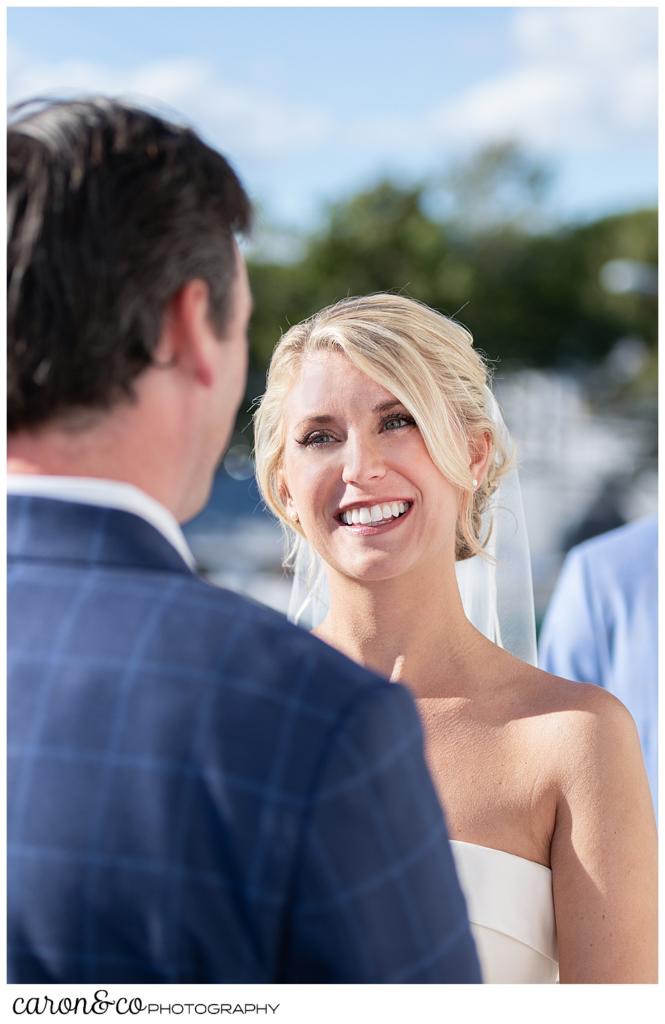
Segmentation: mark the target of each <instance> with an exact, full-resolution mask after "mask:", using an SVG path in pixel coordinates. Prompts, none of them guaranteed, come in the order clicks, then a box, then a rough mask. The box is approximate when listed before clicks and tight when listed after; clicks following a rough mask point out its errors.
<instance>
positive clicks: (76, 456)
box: [7, 420, 181, 518]
mask: <svg viewBox="0 0 665 1024" xmlns="http://www.w3.org/2000/svg"><path fill="white" fill-rule="evenodd" d="M135 437H139V438H141V440H140V442H139V443H138V444H137V442H136V440H135V438H131V439H130V438H128V436H127V432H126V431H125V430H123V427H122V424H121V423H118V422H113V421H111V420H108V421H105V422H104V423H103V424H102V425H101V426H98V427H96V428H94V429H91V430H86V431H82V432H77V431H70V430H66V429H63V428H60V427H54V426H46V427H43V428H40V429H39V430H35V431H19V432H16V433H14V434H11V435H10V436H9V438H8V442H7V472H8V473H10V474H15V475H30V476H63V477H81V478H90V479H102V480H112V481H116V482H118V483H125V484H132V485H133V486H134V487H137V488H138V489H139V490H140V491H142V492H143V493H144V494H147V495H148V496H149V497H150V498H153V499H154V500H155V501H157V502H159V504H160V505H163V506H164V508H166V509H168V510H169V511H170V512H171V513H172V514H173V515H174V516H175V517H176V518H180V516H179V513H180V512H181V509H180V508H179V502H178V494H177V490H176V487H175V480H174V477H173V474H172V473H171V472H170V468H169V467H168V466H165V465H164V464H165V463H168V462H169V460H168V459H164V458H163V457H158V451H156V450H151V445H150V440H149V437H148V435H147V434H146V433H144V434H143V435H142V434H141V433H137V434H136V435H135ZM152 448H153V449H154V448H155V443H153V445H152Z"/></svg>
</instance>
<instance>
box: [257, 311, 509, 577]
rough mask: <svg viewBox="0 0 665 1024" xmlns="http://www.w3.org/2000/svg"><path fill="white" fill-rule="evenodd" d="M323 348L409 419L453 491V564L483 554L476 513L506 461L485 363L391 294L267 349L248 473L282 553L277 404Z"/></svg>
mask: <svg viewBox="0 0 665 1024" xmlns="http://www.w3.org/2000/svg"><path fill="white" fill-rule="evenodd" d="M329 351H333V352H340V353H343V354H344V355H345V356H346V357H347V358H348V359H349V360H350V361H351V362H352V363H353V364H354V366H356V367H357V368H358V369H359V370H361V371H362V372H363V373H365V374H366V375H367V376H368V377H370V378H371V379H372V380H373V381H375V382H376V383H377V384H380V385H382V386H383V387H384V388H386V390H388V391H390V393H391V394H393V395H394V396H395V397H396V398H397V399H398V400H399V401H400V402H402V404H403V405H404V407H405V409H406V410H407V411H408V412H409V414H410V415H411V416H413V418H414V420H415V422H416V424H417V426H418V428H419V430H420V433H421V435H422V437H423V440H424V442H425V445H426V447H427V450H428V452H429V454H430V457H431V459H432V461H433V462H434V464H435V465H436V466H437V467H438V469H439V470H440V471H441V473H442V474H443V475H444V476H445V477H446V479H448V480H449V481H450V482H451V483H452V484H454V485H455V486H456V487H458V488H459V492H460V508H459V516H458V521H457V536H456V543H455V557H456V560H457V561H462V560H463V559H467V558H471V557H472V556H474V555H478V554H481V553H483V549H484V547H485V545H486V544H487V541H488V539H489V536H488V535H486V536H481V517H482V514H483V511H484V510H485V508H486V507H487V503H488V501H489V499H490V497H491V496H492V494H493V493H494V491H495V490H496V487H497V484H498V481H499V479H500V477H501V476H502V475H503V474H504V473H505V472H506V470H507V469H508V467H509V462H510V457H509V455H508V453H507V452H506V450H505V448H504V446H503V444H502V441H501V439H500V438H499V437H498V436H497V426H496V424H495V423H494V421H493V420H492V418H491V417H490V416H489V415H488V412H487V401H486V400H487V391H486V388H487V386H488V383H489V370H488V367H487V365H486V363H485V361H484V360H483V358H482V356H481V355H480V353H479V352H478V351H477V350H476V349H474V347H473V338H472V336H471V334H470V333H469V331H467V330H466V328H464V327H462V326H461V325H460V324H458V323H456V322H455V321H454V320H451V319H450V318H449V317H446V316H443V315H442V314H441V313H438V312H436V310H434V309H431V308H430V307H429V306H426V305H425V304H424V303H422V302H418V301H416V300H415V299H410V298H407V297H405V296H403V295H393V294H377V295H368V296H365V297H361V298H347V299H344V300H343V301H341V302H337V303H335V304H334V305H332V306H328V307H326V308H325V309H322V310H321V311H320V312H318V313H315V314H314V316H311V317H309V319H307V320H304V321H302V323H299V324H296V325H294V326H293V327H291V328H289V330H288V331H287V332H286V333H285V334H283V335H282V337H281V338H280V340H279V342H278V343H277V345H276V347H275V350H274V352H273V355H272V359H271V363H270V368H269V371H268V379H267V383H266V391H265V394H264V395H263V397H262V399H260V404H259V407H258V409H257V411H256V412H255V415H254V444H255V459H256V473H257V478H258V483H259V488H260V490H261V493H262V495H263V498H264V500H265V502H266V504H267V506H268V507H269V508H270V509H271V511H272V512H273V513H274V514H275V515H276V516H277V517H278V519H280V520H281V522H282V524H283V525H284V527H285V528H286V531H287V536H288V537H289V538H290V540H291V541H292V542H294V543H293V544H292V552H291V553H293V551H294V550H295V549H296V548H297V546H298V537H303V536H304V535H303V532H302V528H301V527H300V524H299V523H297V522H296V523H294V522H293V521H292V520H291V519H290V518H289V516H288V513H287V509H286V505H285V503H284V498H283V491H282V487H281V482H282V477H281V472H282V456H283V452H284V443H285V423H284V404H285V401H286V398H287V396H288V394H289V391H290V389H291V387H292V386H293V384H294V382H295V380H296V378H297V375H298V373H299V371H300V367H301V365H302V363H303V360H304V359H305V358H306V357H307V356H309V355H311V354H312V353H315V352H329ZM483 434H486V435H488V439H489V445H490V453H489V461H488V469H487V472H486V475H485V478H484V480H483V481H482V482H480V483H479V484H478V487H477V489H476V490H475V491H474V489H473V478H472V474H471V472H470V469H469V450H470V445H472V444H473V438H474V437H476V438H478V437H481V436H482V435H483ZM294 534H295V536H294ZM288 562H289V559H287V563H285V564H288Z"/></svg>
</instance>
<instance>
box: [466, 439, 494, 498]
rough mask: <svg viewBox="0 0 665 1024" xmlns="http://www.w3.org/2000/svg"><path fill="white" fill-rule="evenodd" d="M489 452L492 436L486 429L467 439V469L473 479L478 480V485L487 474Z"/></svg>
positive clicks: (490, 450)
mask: <svg viewBox="0 0 665 1024" xmlns="http://www.w3.org/2000/svg"><path fill="white" fill-rule="evenodd" d="M491 452H492V437H491V434H490V433H489V432H488V431H486V430H485V431H483V433H482V434H476V435H475V436H474V437H473V438H471V440H470V441H469V470H470V472H471V476H472V477H473V479H474V480H477V481H478V486H480V484H481V483H482V482H483V480H484V479H485V476H486V474H487V469H488V467H489V459H490V454H491Z"/></svg>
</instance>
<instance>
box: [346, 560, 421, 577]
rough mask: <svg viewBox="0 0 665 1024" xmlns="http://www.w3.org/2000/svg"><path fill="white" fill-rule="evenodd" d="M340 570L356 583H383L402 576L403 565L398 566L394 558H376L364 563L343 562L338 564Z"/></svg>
mask: <svg viewBox="0 0 665 1024" xmlns="http://www.w3.org/2000/svg"><path fill="white" fill-rule="evenodd" d="M337 570H338V572H340V573H341V574H342V575H343V576H346V577H347V579H349V580H353V581H354V582H355V583H381V582H382V581H387V580H392V579H395V578H396V577H398V576H402V575H403V574H404V572H405V569H404V567H403V566H397V565H396V564H395V560H394V559H376V560H372V561H368V562H362V563H360V564H359V563H358V562H355V563H350V562H343V563H341V564H338V566H337Z"/></svg>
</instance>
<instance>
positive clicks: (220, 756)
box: [8, 495, 480, 983]
mask: <svg viewBox="0 0 665 1024" xmlns="http://www.w3.org/2000/svg"><path fill="white" fill-rule="evenodd" d="M8 548H9V566H8V585H9V622H8V631H9V632H8V635H9V663H8V679H9V697H8V701H9V704H8V757H9V766H8V769H9V770H8V926H9V931H8V954H9V968H8V980H9V981H10V982H32V983H42V982H59V983H85V982H116V983H154V982H178V983H200V982H274V981H284V982H379V981H385V982H469V981H479V980H480V976H479V968H478V961H477V958H476V953H475V948H474V945H473V941H472V938H471V934H470V930H469V924H468V920H467V917H466V910H465V904H464V899H463V897H462V894H461V891H460V888H459V884H458V881H457V878H456V875H455V871H454V867H453V861H452V855H451V850H450V847H449V844H448V841H447V835H446V829H445V824H444V819H443V816H442V812H441V809H440V807H439V805H438V802H437V799H436V795H435V792H434V789H433V786H432V783H431V780H430V777H429V775H428V772H427V770H426V766H425V762H424V758H423V751H422V734H421V729H420V725H419V721H418V716H417V713H416V710H415V707H414V704H413V701H412V700H411V698H410V696H409V695H408V693H407V692H406V690H404V689H403V688H402V687H400V686H397V685H391V684H389V683H387V682H386V681H385V680H382V679H380V678H379V677H377V676H374V675H372V674H370V673H368V672H366V671H365V670H364V669H362V668H360V667H359V666H357V665H354V664H353V663H351V662H350V661H348V660H347V659H346V658H344V657H342V656H341V655H340V654H339V653H337V652H335V651H334V650H332V649H331V648H329V647H327V646H326V645H324V644H322V643H320V642H319V641H317V640H315V639H314V638H313V637H311V636H309V635H308V634H307V633H306V632H305V631H304V630H302V629H299V628H297V627H295V626H291V625H289V624H288V623H286V621H285V620H284V619H283V618H282V617H281V616H279V615H277V614H276V613H274V612H272V611H270V610H269V609H267V608H263V607H262V606H260V605H257V604H254V603H252V602H250V601H247V600H245V599H243V598H241V597H239V596H237V595H235V594H231V593H229V592H227V591H223V590H220V589H218V588H215V587H212V586H209V585H208V584H206V583H204V582H203V581H202V580H200V579H199V578H197V577H196V576H195V575H194V574H193V573H192V572H191V571H190V570H189V569H188V567H187V566H186V565H185V564H184V562H183V561H182V560H181V559H180V557H179V555H178V554H177V553H176V552H175V551H174V550H173V548H172V547H171V546H170V545H169V543H168V542H167V541H166V540H165V539H164V538H163V537H162V536H161V534H160V533H159V532H157V531H156V530H155V529H153V527H152V526H150V525H149V524H148V523H146V522H144V521H143V520H142V519H140V518H139V517H137V516H134V515H132V514H130V513H128V512H123V511H118V510H111V509H104V508H98V507H94V506H87V505H82V504H75V503H70V502H66V501H58V500H53V499H47V498H37V497H35V498H32V497H26V496H18V495H17V496H13V497H10V499H9V526H8Z"/></svg>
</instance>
